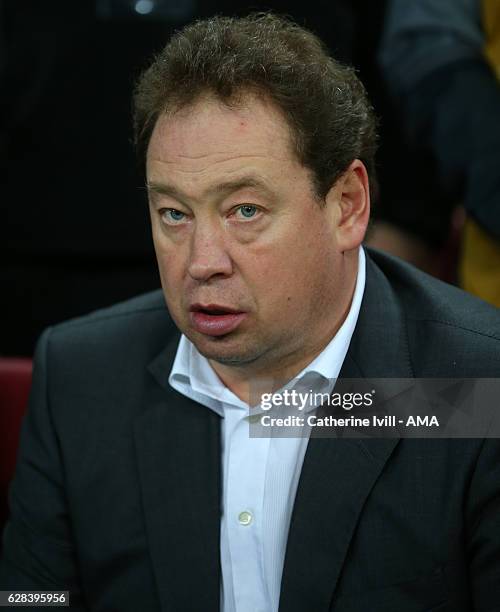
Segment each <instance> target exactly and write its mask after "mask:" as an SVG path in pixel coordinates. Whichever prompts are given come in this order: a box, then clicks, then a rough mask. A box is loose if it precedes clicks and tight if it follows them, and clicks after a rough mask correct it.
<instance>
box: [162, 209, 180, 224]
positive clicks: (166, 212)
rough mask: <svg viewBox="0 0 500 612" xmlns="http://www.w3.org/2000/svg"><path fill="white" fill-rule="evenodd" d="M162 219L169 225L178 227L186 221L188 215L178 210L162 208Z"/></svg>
mask: <svg viewBox="0 0 500 612" xmlns="http://www.w3.org/2000/svg"><path fill="white" fill-rule="evenodd" d="M160 218H161V220H162V221H163V222H164V223H166V224H167V225H178V224H179V223H182V221H184V220H185V218H186V214H185V213H183V212H181V211H180V210H177V209H176V208H162V209H161V210H160Z"/></svg>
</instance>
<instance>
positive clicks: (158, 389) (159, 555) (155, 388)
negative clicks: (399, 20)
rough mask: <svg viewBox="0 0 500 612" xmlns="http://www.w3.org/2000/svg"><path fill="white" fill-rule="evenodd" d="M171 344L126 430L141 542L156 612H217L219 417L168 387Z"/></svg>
mask: <svg viewBox="0 0 500 612" xmlns="http://www.w3.org/2000/svg"><path fill="white" fill-rule="evenodd" d="M178 340H179V336H178V335H176V337H175V338H173V339H172V341H171V342H170V343H169V345H168V347H167V348H166V349H165V351H163V352H162V353H161V354H160V355H159V356H158V358H157V359H156V360H155V361H154V362H153V363H152V364H151V365H150V368H149V369H150V371H151V373H152V375H153V376H154V378H155V379H156V381H157V383H158V384H157V383H153V384H151V385H150V386H149V388H148V393H149V397H147V398H145V400H144V401H145V405H146V406H148V408H147V410H146V411H145V412H144V413H142V414H141V415H140V416H139V417H138V418H137V419H136V421H135V423H134V433H135V443H136V452H137V460H138V466H139V478H140V482H141V490H142V498H143V507H144V516H145V523H146V531H147V538H148V544H149V550H150V552H151V558H152V563H153V569H154V573H155V577H156V581H157V585H158V590H159V594H160V602H161V606H162V610H164V611H165V612H166V611H170V610H175V611H176V612H183V611H186V612H188V611H192V610H204V611H206V612H219V605H220V604H219V592H220V562H219V558H220V557H219V533H220V516H221V509H220V499H221V475H220V471H221V470H220V462H221V459H220V454H221V451H220V417H219V416H218V415H217V414H215V413H214V412H213V411H212V410H210V409H209V408H206V407H204V406H200V405H199V404H197V403H196V402H193V401H191V400H190V399H189V398H187V397H185V396H183V395H182V394H179V393H177V392H176V391H175V390H174V389H172V388H171V387H170V386H169V385H168V374H169V372H170V368H171V366H172V362H173V359H174V356H175V351H176V348H177V344H178Z"/></svg>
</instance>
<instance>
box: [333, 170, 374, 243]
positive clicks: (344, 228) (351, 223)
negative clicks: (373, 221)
mask: <svg viewBox="0 0 500 612" xmlns="http://www.w3.org/2000/svg"><path fill="white" fill-rule="evenodd" d="M325 200H326V204H327V205H330V206H332V205H335V204H336V205H337V207H338V209H337V211H338V217H337V220H336V228H335V233H336V237H337V244H338V245H339V248H340V250H341V251H342V252H344V251H350V250H351V249H355V248H357V247H358V246H359V245H360V244H361V243H362V242H363V238H364V237H365V233H366V228H367V226H368V221H369V218H370V187H369V181H368V173H367V171H366V168H365V165H364V164H363V162H362V161H360V160H359V159H355V160H354V161H353V162H352V163H351V164H350V165H349V167H348V168H347V170H346V171H345V172H344V173H343V174H342V176H341V177H340V178H339V179H338V180H337V181H336V182H335V185H333V187H332V188H331V189H330V191H329V192H328V193H327V195H326V199H325Z"/></svg>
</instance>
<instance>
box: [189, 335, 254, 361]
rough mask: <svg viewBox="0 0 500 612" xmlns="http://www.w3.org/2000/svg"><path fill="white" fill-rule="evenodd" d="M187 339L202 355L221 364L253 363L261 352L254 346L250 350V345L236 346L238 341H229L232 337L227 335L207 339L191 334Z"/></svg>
mask: <svg viewBox="0 0 500 612" xmlns="http://www.w3.org/2000/svg"><path fill="white" fill-rule="evenodd" d="M186 335H187V334H186ZM189 339H190V340H191V342H192V343H193V344H194V345H195V347H196V348H197V349H198V351H199V352H200V353H201V354H202V355H203V357H205V358H206V359H209V360H211V361H216V362H217V363H220V364H223V365H234V366H239V365H245V364H249V363H253V362H254V361H256V360H257V359H259V357H260V356H261V355H262V352H263V351H258V350H256V349H255V348H254V350H251V349H250V347H243V346H241V345H240V346H238V344H240V343H239V342H236V341H234V342H231V340H233V339H231V338H229V337H228V336H218V337H213V338H210V339H208V340H207V339H206V338H203V339H200V338H199V337H193V336H191V337H190V338H189Z"/></svg>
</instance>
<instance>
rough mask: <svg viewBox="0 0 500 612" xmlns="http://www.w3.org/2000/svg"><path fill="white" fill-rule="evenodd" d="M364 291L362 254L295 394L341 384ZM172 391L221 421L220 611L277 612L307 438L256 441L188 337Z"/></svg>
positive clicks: (237, 403)
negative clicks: (348, 295)
mask: <svg viewBox="0 0 500 612" xmlns="http://www.w3.org/2000/svg"><path fill="white" fill-rule="evenodd" d="M364 287H365V255H364V252H363V249H362V248H360V249H359V267H358V275H357V280H356V287H355V290H354V295H353V299H352V303H351V308H350V310H349V313H348V315H347V317H346V319H345V321H344V323H343V324H342V326H341V327H340V329H339V330H338V332H337V333H336V335H335V336H334V338H332V340H331V341H330V343H329V344H328V345H327V346H326V347H325V349H324V350H323V351H322V353H321V354H320V355H318V356H317V357H316V359H314V360H313V361H312V362H311V363H310V364H309V365H308V366H307V367H306V368H304V369H303V370H302V372H300V374H298V375H297V376H296V377H295V379H294V386H293V388H295V389H299V388H304V387H305V388H306V389H307V390H308V389H314V388H317V386H318V384H320V385H322V386H323V387H324V385H325V383H326V382H327V381H334V379H336V378H337V377H338V375H339V372H340V369H341V367H342V364H343V362H344V359H345V356H346V353H347V350H348V348H349V343H350V341H351V337H352V334H353V332H354V328H355V326H356V322H357V319H358V315H359V309H360V306H361V300H362V297H363V292H364ZM169 384H170V385H171V386H172V387H173V388H174V389H176V390H177V391H179V392H180V393H183V394H184V395H186V396H188V397H190V398H192V399H194V400H195V401H196V402H198V403H200V404H202V405H203V406H206V407H207V408H210V409H211V410H214V411H215V412H216V413H217V414H219V415H220V416H221V417H222V432H221V434H222V435H221V440H222V478H223V491H222V495H223V498H222V508H223V514H222V518H221V531H220V555H221V571H222V584H221V611H222V612H277V611H278V605H279V596H280V586H281V576H282V572H283V563H284V558H285V549H286V543H287V538H288V529H289V525H290V517H291V514H292V508H293V504H294V500H295V494H296V491H297V485H298V481H299V476H300V472H301V469H302V463H303V460H304V455H305V452H306V448H307V443H308V438H307V437H294V438H284V437H281V438H280V437H265V438H264V437H259V438H257V437H250V436H249V424H248V418H247V417H248V415H249V409H250V408H249V406H248V404H246V403H245V402H243V401H242V400H240V399H239V398H238V397H237V396H236V395H235V394H234V393H232V392H231V391H230V390H229V389H228V388H227V387H226V386H225V385H224V384H223V383H222V382H221V380H220V379H219V377H218V376H217V374H216V373H215V371H214V370H213V369H212V367H211V365H210V363H209V362H208V360H207V359H206V358H205V357H203V356H202V355H201V354H200V353H199V352H198V351H197V349H196V348H195V346H194V345H193V344H192V343H191V342H190V341H189V340H188V339H187V338H186V337H185V336H184V335H183V336H181V339H180V342H179V346H178V349H177V354H176V357H175V360H174V364H173V366H172V371H171V373H170V376H169ZM333 384H334V382H332V383H331V386H330V387H329V390H330V392H331V390H332V388H333Z"/></svg>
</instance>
